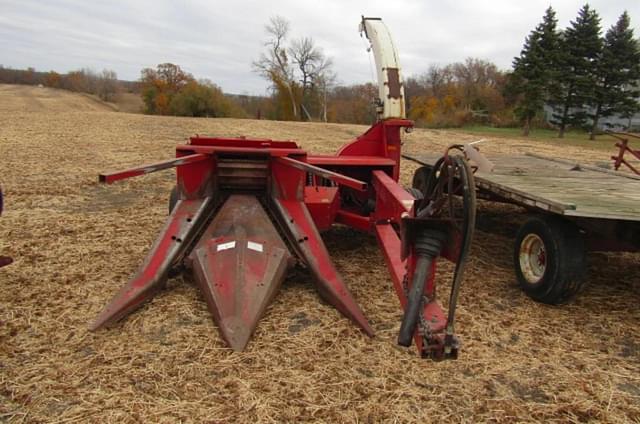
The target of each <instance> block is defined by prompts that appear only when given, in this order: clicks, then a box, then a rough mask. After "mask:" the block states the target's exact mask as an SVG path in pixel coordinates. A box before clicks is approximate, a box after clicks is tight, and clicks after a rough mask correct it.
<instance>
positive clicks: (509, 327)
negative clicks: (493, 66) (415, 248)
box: [0, 85, 640, 423]
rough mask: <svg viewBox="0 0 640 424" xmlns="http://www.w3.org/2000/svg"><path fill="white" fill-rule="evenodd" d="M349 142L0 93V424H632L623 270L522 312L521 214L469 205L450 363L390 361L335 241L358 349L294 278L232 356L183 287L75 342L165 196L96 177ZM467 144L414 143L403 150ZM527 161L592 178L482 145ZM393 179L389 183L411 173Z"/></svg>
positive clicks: (634, 265) (526, 302)
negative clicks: (220, 143) (370, 334)
mask: <svg viewBox="0 0 640 424" xmlns="http://www.w3.org/2000/svg"><path fill="white" fill-rule="evenodd" d="M365 129H366V128H365V127H362V126H355V125H332V124H306V123H284V122H269V121H252V120H232V119H187V118H170V117H154V116H144V115H136V114H125V113H117V112H113V111H112V110H111V109H110V108H105V107H104V106H101V105H99V104H97V103H95V102H93V101H91V100H90V99H87V98H86V97H83V96H78V95H73V94H70V93H65V92H62V91H55V90H49V89H42V88H40V89H39V88H34V87H14V86H3V85H0V183H1V184H2V187H3V189H4V191H5V195H6V199H5V201H6V204H5V207H6V210H5V214H4V215H3V216H2V217H1V218H0V253H2V254H9V255H11V256H13V257H14V259H15V263H14V264H12V265H10V266H8V267H6V268H3V269H0V421H6V422H16V423H19V422H60V423H62V422H64V423H71V422H105V423H106V422H118V423H122V422H140V421H144V422H168V423H175V422H294V421H296V422H297V421H314V422H382V421H384V422H412V421H423V422H425V421H426V422H432V421H441V420H446V421H452V422H479V421H496V422H514V421H521V422H552V421H556V422H584V421H600V422H638V421H640V372H639V371H640V333H639V332H638V330H637V327H638V323H639V322H640V310H639V308H638V305H639V303H640V255H637V254H601V253H598V254H591V255H590V256H589V263H590V269H589V281H588V284H587V287H586V289H585V291H584V292H583V293H582V294H581V295H580V296H579V297H578V298H577V299H576V300H575V301H573V302H571V303H570V304H568V305H564V306H560V307H550V306H545V305H541V304H537V303H535V302H532V301H531V300H530V299H529V298H527V297H526V296H525V295H524V294H523V293H522V292H521V291H520V289H519V288H518V287H517V284H516V282H515V277H514V274H513V270H512V259H511V251H512V239H513V236H514V233H515V231H516V229H517V226H518V223H519V222H521V221H522V219H523V214H522V211H520V210H519V209H516V208H510V207H498V206H494V205H491V204H487V203H483V204H481V205H480V215H481V219H480V223H479V229H478V232H477V233H476V238H475V241H474V245H473V248H472V257H471V260H470V264H469V267H468V272H467V274H466V278H465V285H464V287H463V290H462V293H461V298H460V300H459V305H460V306H459V309H458V310H459V315H458V325H457V331H458V335H459V337H460V339H461V341H462V349H461V353H460V358H459V359H458V360H457V361H446V362H432V361H428V360H422V359H420V358H418V357H417V356H416V355H415V353H414V351H413V350H409V351H407V350H403V349H399V348H397V347H395V343H394V342H395V338H396V335H397V330H398V328H399V323H400V318H401V313H400V307H399V305H398V302H397V299H396V297H395V294H394V292H393V288H392V285H391V282H390V279H389V276H388V273H387V270H386V267H385V265H384V261H383V258H382V256H381V254H380V252H379V251H378V248H377V245H376V241H375V239H374V237H372V236H370V235H364V234H359V233H357V232H355V231H353V230H350V229H346V228H341V227H336V228H335V229H333V230H331V231H330V232H328V233H326V234H325V241H326V243H327V245H328V247H329V250H330V252H331V253H332V256H333V258H334V261H335V264H336V266H337V268H338V269H339V270H340V272H341V273H342V274H343V276H344V278H345V280H346V281H347V283H348V285H349V286H350V288H351V290H352V292H353V294H354V296H355V298H356V299H357V301H358V302H359V304H360V305H361V307H362V308H363V310H364V312H365V314H366V315H367V317H368V318H369V320H370V323H371V324H372V326H373V328H374V329H375V331H376V333H377V334H376V337H375V338H373V339H369V338H367V337H366V336H364V335H363V334H362V333H361V332H360V331H359V330H358V329H357V328H356V327H355V326H353V325H352V324H351V322H350V321H348V320H347V319H345V318H343V317H342V316H341V315H340V314H339V313H338V312H336V311H335V310H334V309H333V308H331V307H330V306H328V305H326V304H324V303H323V302H321V301H320V299H319V297H318V295H317V294H316V292H315V290H314V286H313V284H312V283H311V281H310V277H309V275H307V274H306V273H304V272H294V273H292V274H291V276H290V277H289V278H288V279H287V281H286V282H285V284H284V286H283V287H282V289H281V291H280V293H279V294H278V295H277V297H276V298H275V301H274V302H273V304H272V305H271V307H270V308H269V309H268V311H267V313H266V315H265V317H264V318H263V319H262V321H261V322H260V324H259V326H258V329H257V332H256V334H255V335H254V337H253V340H252V342H251V343H250V344H249V346H248V349H247V350H246V351H245V352H242V353H233V352H231V351H230V350H229V349H227V348H226V347H225V346H224V344H223V342H222V341H221V339H220V337H219V335H218V332H217V330H216V328H215V326H214V324H213V323H212V321H211V319H210V316H209V313H208V311H207V308H206V306H205V303H204V302H203V300H202V299H201V297H200V295H199V293H198V290H197V289H196V288H195V287H194V286H192V285H191V284H189V283H188V282H187V281H183V280H182V278H177V279H173V280H171V281H170V282H169V290H167V291H165V292H163V293H161V294H160V295H159V296H157V297H156V298H155V299H154V300H153V301H152V302H150V303H149V304H147V305H146V306H145V307H144V308H142V309H141V310H140V311H139V312H136V313H135V314H133V315H132V316H130V317H129V318H128V319H126V320H125V321H123V322H122V323H121V324H119V325H118V326H116V327H115V328H112V329H110V330H105V331H99V332H97V333H90V332H89V331H88V330H87V326H88V323H89V322H90V321H92V320H93V318H94V317H95V316H96V314H97V313H98V312H99V311H100V310H101V309H102V307H103V306H104V305H105V304H106V302H107V301H108V300H109V299H110V298H111V296H112V295H113V294H114V292H115V291H117V290H118V289H119V288H120V287H121V286H122V285H123V284H124V283H125V281H126V280H127V278H128V277H129V276H130V275H131V274H132V273H133V272H134V271H135V270H136V268H137V266H138V265H139V264H140V263H141V261H142V259H143V258H144V256H145V254H146V251H147V250H148V248H149V246H150V244H151V243H152V241H153V240H154V238H155V236H156V234H157V232H158V230H159V228H160V227H161V226H162V224H163V222H164V219H165V217H166V214H167V200H168V193H169V190H170V188H171V186H172V181H173V174H172V172H166V173H157V174H152V175H149V176H145V177H142V178H137V179H132V180H129V181H124V182H121V183H117V184H115V185H113V186H107V187H105V186H101V185H98V183H97V174H98V173H99V172H101V171H105V170H114V169H123V168H126V167H128V166H130V165H135V164H140V163H146V162H153V161H156V160H161V159H165V158H170V157H172V155H173V154H174V150H173V148H174V146H175V144H176V143H179V142H181V141H182V140H184V139H185V138H186V137H188V136H189V135H193V134H196V133H199V134H207V135H219V136H239V135H246V136H256V137H266V138H275V139H294V140H297V141H299V142H300V143H301V144H302V145H303V146H304V147H305V148H308V149H309V150H313V151H316V152H333V151H335V150H336V149H337V148H338V147H339V146H340V145H341V144H342V143H344V142H345V141H348V140H350V139H351V138H353V137H355V136H357V135H359V134H360V133H362V132H363V131H364V130H365ZM471 139H472V138H471V137H469V136H466V135H464V134H461V133H456V132H452V131H429V130H416V131H414V132H413V133H412V134H409V135H408V136H406V137H405V148H406V149H408V150H411V151H434V150H438V151H439V150H442V148H443V147H444V146H445V145H447V144H449V143H450V142H454V141H463V140H471ZM528 150H536V151H538V152H540V153H543V154H545V153H548V154H557V155H560V156H564V157H571V156H573V157H576V158H579V159H581V160H584V161H587V162H597V161H603V160H605V161H606V158H602V157H601V156H602V152H601V151H599V152H594V151H590V150H588V149H576V148H573V149H572V148H567V149H561V148H558V147H554V146H552V145H548V144H536V143H535V142H531V141H526V140H505V139H495V140H493V139H492V140H489V142H488V143H487V144H486V145H485V147H484V151H485V152H487V153H489V154H490V153H491V152H518V151H528ZM403 166H404V170H403V179H404V180H405V182H406V181H408V180H409V178H410V175H411V174H412V171H413V168H414V167H413V165H412V164H411V163H405V164H404V165H403ZM450 270H451V266H450V265H447V264H445V265H444V266H443V267H442V272H446V271H450ZM441 280H442V281H443V284H446V283H444V280H445V278H444V277H441Z"/></svg>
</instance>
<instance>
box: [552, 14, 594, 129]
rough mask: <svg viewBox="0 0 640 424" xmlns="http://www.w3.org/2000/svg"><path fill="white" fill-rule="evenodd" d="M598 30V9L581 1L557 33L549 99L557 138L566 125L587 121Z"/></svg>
mask: <svg viewBox="0 0 640 424" xmlns="http://www.w3.org/2000/svg"><path fill="white" fill-rule="evenodd" d="M600 32H601V29H600V17H599V16H598V13H597V12H596V11H595V10H592V9H591V8H590V7H589V5H588V4H585V5H584V6H583V7H582V9H580V11H579V12H578V17H577V18H576V20H575V21H572V22H571V26H570V27H569V28H567V29H566V30H565V31H564V32H563V33H562V34H561V37H560V54H559V61H558V65H559V68H558V71H559V73H558V78H557V80H556V82H557V86H555V87H554V89H553V96H552V99H551V100H552V104H553V105H554V109H555V113H554V114H553V117H554V121H553V122H554V123H555V124H556V125H558V127H559V132H558V137H560V138H562V137H564V132H565V130H566V128H567V127H568V126H574V127H582V126H585V124H586V122H587V112H586V110H585V107H586V106H588V105H591V104H593V103H594V102H593V99H594V96H595V85H596V81H597V78H596V75H597V66H596V65H597V59H598V57H599V56H600V54H601V51H602V39H601V38H600Z"/></svg>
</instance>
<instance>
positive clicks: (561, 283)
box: [513, 216, 587, 305]
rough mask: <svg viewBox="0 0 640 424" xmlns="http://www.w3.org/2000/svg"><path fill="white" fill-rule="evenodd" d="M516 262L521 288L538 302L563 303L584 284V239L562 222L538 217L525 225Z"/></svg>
mask: <svg viewBox="0 0 640 424" xmlns="http://www.w3.org/2000/svg"><path fill="white" fill-rule="evenodd" d="M539 246H541V249H540V248H538V247H539ZM513 259H514V265H515V270H516V277H517V279H518V283H519V284H520V287H521V288H522V290H524V292H525V293H526V294H527V295H528V296H529V297H531V298H532V299H533V300H535V301H537V302H541V303H546V304H550V305H556V304H559V303H564V302H566V301H568V300H570V299H571V298H572V297H573V296H575V295H576V294H577V293H578V292H579V291H580V290H581V289H582V286H583V284H584V277H585V273H586V262H587V261H586V251H585V246H584V239H583V236H582V234H581V233H580V230H579V229H578V227H576V226H575V225H574V224H573V223H571V222H569V221H566V220H563V219H561V218H558V217H555V216H541V217H535V218H532V219H530V220H529V221H527V222H526V223H525V224H524V225H522V227H520V230H518V234H517V236H516V242H515V246H514V257H513Z"/></svg>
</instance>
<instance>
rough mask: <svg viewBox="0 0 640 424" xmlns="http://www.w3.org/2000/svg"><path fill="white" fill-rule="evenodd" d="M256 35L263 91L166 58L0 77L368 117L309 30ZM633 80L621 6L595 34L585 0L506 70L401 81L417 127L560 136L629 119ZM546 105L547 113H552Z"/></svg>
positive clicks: (466, 66) (221, 111)
mask: <svg viewBox="0 0 640 424" xmlns="http://www.w3.org/2000/svg"><path fill="white" fill-rule="evenodd" d="M265 34H266V37H265V40H264V43H263V47H264V49H263V52H262V54H260V56H259V57H258V58H257V59H256V60H255V61H253V62H252V69H253V71H254V72H256V73H258V74H259V75H260V76H262V77H263V78H264V79H266V80H267V81H268V82H269V87H270V88H269V91H270V93H269V95H267V96H250V95H230V94H225V93H224V92H223V91H222V89H221V88H220V87H218V86H217V85H216V84H214V83H213V82H212V81H210V80H206V79H196V78H195V77H194V76H193V75H191V74H190V73H188V72H186V71H184V70H183V69H181V68H180V66H179V65H176V64H172V63H163V64H159V65H157V66H156V67H155V68H145V69H143V70H142V71H141V76H140V79H139V80H138V81H135V82H126V81H119V80H118V79H117V75H116V73H115V72H114V71H110V70H104V71H102V73H96V72H94V71H92V70H90V69H81V70H78V71H73V72H69V73H67V74H58V73H56V72H54V71H50V72H46V73H44V72H37V71H35V69H33V68H29V69H27V70H15V69H9V68H3V67H1V66H0V82H4V83H19V84H43V85H46V86H49V87H54V88H64V89H68V90H71V91H79V92H87V93H92V94H96V95H98V96H100V97H101V98H102V99H104V100H108V101H109V100H112V99H113V97H114V96H115V94H116V93H117V92H118V91H120V90H128V91H132V92H136V93H139V94H140V96H141V98H142V100H143V102H144V112H145V113H148V114H159V115H176V116H202V117H238V118H243V117H251V118H257V119H263V118H264V119H275V120H299V121H322V122H338V123H356V124H370V123H372V122H373V121H374V120H375V119H376V112H375V106H374V103H373V99H374V98H375V97H376V95H377V87H376V85H374V84H373V83H365V84H353V85H344V84H339V83H338V82H337V75H336V74H335V72H334V71H333V64H332V60H331V58H329V57H327V56H326V55H325V54H324V52H323V50H322V48H320V47H319V46H318V45H317V44H316V43H315V41H314V40H313V38H311V37H307V36H303V37H299V38H295V39H291V37H290V35H291V24H290V23H289V21H287V20H286V19H285V18H282V17H280V16H275V17H272V18H271V19H270V20H269V22H268V23H267V25H266V26H265ZM638 81H640V42H639V41H638V40H637V39H636V38H634V34H633V29H632V28H631V23H630V17H629V15H628V14H627V13H626V12H624V13H623V14H622V15H621V16H620V18H619V19H618V21H617V22H616V24H615V25H613V26H612V27H611V28H610V29H609V30H608V31H607V32H606V33H605V34H604V36H603V35H602V29H601V27H600V18H599V17H598V14H597V13H596V12H595V11H594V10H593V9H591V8H590V7H589V6H588V5H585V6H584V7H582V8H581V9H580V11H579V13H578V16H577V18H576V19H575V20H574V21H572V22H571V24H570V26H569V27H568V28H566V29H564V30H559V29H558V28H557V19H556V15H555V11H554V10H553V9H552V8H551V7H549V8H548V9H547V10H546V12H545V15H544V17H543V20H542V22H541V23H540V24H539V25H537V26H536V27H535V28H534V30H533V31H531V33H530V34H529V35H528V36H527V37H526V39H525V43H524V46H523V48H522V51H521V52H520V55H519V56H518V57H516V58H515V59H514V61H513V69H512V70H510V71H503V70H500V69H498V67H497V66H496V65H495V64H494V63H492V62H490V61H487V60H483V59H479V58H467V59H465V60H464V61H461V62H456V63H451V64H446V65H436V64H434V65H431V66H429V68H428V69H427V70H426V71H425V72H423V73H421V74H418V75H413V76H410V77H408V78H407V79H406V80H405V82H404V87H405V98H406V103H407V114H408V117H409V118H410V119H413V120H414V121H416V124H417V125H419V126H426V127H461V126H464V125H468V124H475V123H477V124H484V125H491V126H496V127H517V126H522V128H523V133H524V134H525V135H528V133H529V131H530V129H531V128H532V127H535V126H549V125H552V126H553V127H554V128H557V129H558V132H559V136H560V137H562V136H563V135H564V133H565V131H566V130H567V129H569V128H584V129H590V131H591V134H592V136H593V135H594V134H595V133H596V132H597V129H598V126H599V122H600V121H601V120H602V119H603V118H605V117H609V116H612V115H617V116H621V117H631V116H632V115H633V114H634V113H636V112H637V111H638V110H640V105H639V103H638V97H639V96H640V89H639V83H638ZM545 108H546V109H547V110H549V109H550V110H552V111H553V113H552V116H551V119H546V118H547V117H546V116H545Z"/></svg>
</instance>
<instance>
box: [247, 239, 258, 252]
mask: <svg viewBox="0 0 640 424" xmlns="http://www.w3.org/2000/svg"><path fill="white" fill-rule="evenodd" d="M247 248H248V249H251V250H255V251H256V252H262V245H261V244H260V243H255V242H253V241H248V242H247Z"/></svg>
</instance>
